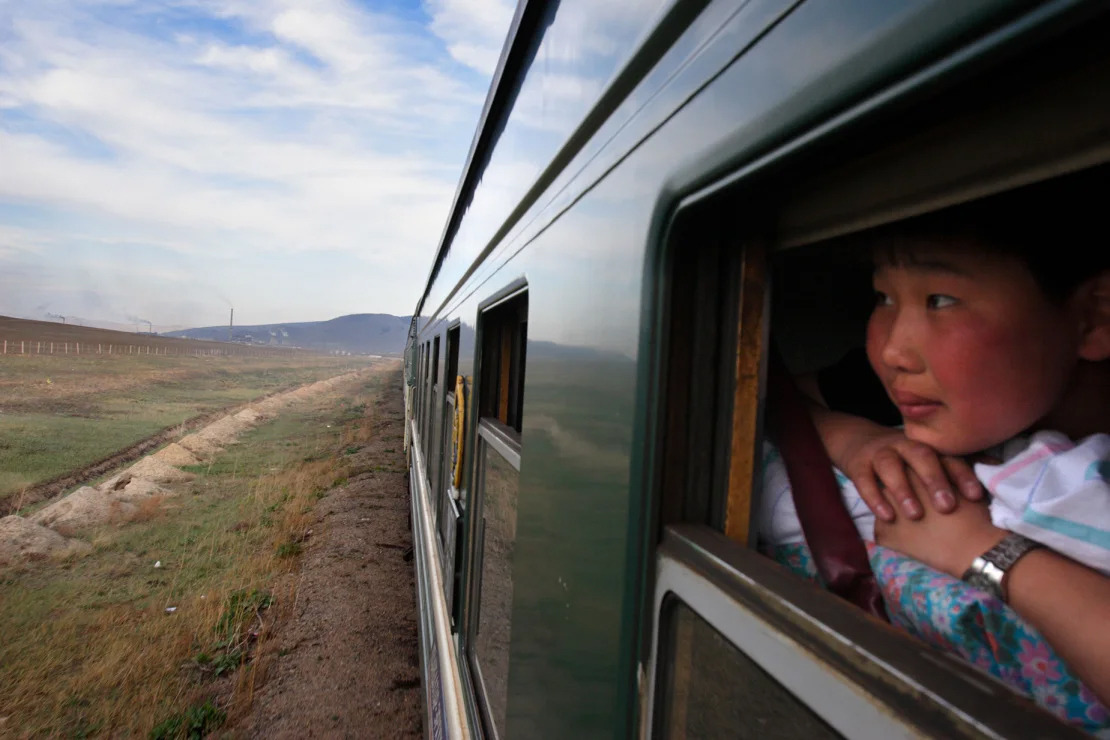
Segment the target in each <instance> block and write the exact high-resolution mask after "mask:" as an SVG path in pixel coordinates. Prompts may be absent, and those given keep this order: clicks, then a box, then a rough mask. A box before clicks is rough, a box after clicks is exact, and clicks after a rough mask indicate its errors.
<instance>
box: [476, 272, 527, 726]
mask: <svg viewBox="0 0 1110 740" xmlns="http://www.w3.org/2000/svg"><path fill="white" fill-rule="evenodd" d="M528 300H529V289H528V282H527V280H526V279H525V278H519V279H517V280H514V281H513V282H511V283H509V284H508V285H506V286H505V287H504V288H502V289H501V290H499V291H497V292H496V293H494V294H493V295H491V296H490V297H489V298H487V299H486V300H484V301H482V302H481V303H480V304H479V306H478V321H477V324H476V329H475V359H476V362H475V368H474V381H473V383H472V386H471V388H472V390H471V394H470V395H471V398H470V399H468V400H469V404H468V406H469V408H468V412H471V413H469V414H468V416H470V417H473V418H469V419H468V422H467V425H468V426H469V427H470V430H469V433H468V435H467V439H468V441H469V444H468V445H467V450H466V451H465V453H464V456H465V458H466V462H465V465H464V479H466V480H469V481H470V486H469V493H468V495H467V497H466V499H467V500H466V501H465V506H464V507H463V516H464V517H465V518H466V522H465V531H466V539H467V548H466V558H467V562H466V564H465V572H466V578H465V581H466V582H465V585H464V588H463V589H462V593H465V597H464V603H463V604H462V605H460V606H461V611H462V614H463V615H464V616H463V619H462V623H463V627H464V628H463V629H461V630H460V635H461V636H463V651H464V654H465V656H466V661H465V662H466V666H467V669H468V671H467V673H468V675H469V682H470V687H471V692H472V696H473V698H474V702H475V705H476V707H475V709H476V710H477V713H478V714H479V715H480V717H481V722H482V726H483V728H484V730H485V732H486V735H487V737H492V738H497V737H499V736H500V733H502V732H504V731H506V728H498V727H496V725H495V723H494V720H493V716H492V709H491V707H490V702H489V699H488V695H487V689H486V687H487V681H486V678H485V677H484V676H483V674H482V670H483V669H482V666H481V660H480V657H479V656H478V655H477V652H476V646H475V643H476V637H477V630H478V623H479V618H480V613H481V587H482V583H481V581H482V568H483V558H484V545H485V543H484V521H485V520H484V516H483V513H484V504H485V500H484V499H485V496H484V488H483V484H484V467H483V464H482V463H483V456H484V452H485V450H486V448H487V446H488V448H489V449H492V450H493V451H494V452H496V453H497V454H498V455H500V456H501V457H502V459H504V460H505V461H506V462H507V463H508V464H509V465H510V466H512V467H513V468H514V469H515V470H516V471H517V473H518V481H519V473H520V470H521V458H522V444H521V438H522V432H521V431H519V430H517V429H515V428H512V427H509V426H508V425H506V424H505V423H504V422H502V421H501V420H500V419H499V418H497V417H496V416H494V417H491V416H489V415H488V414H487V413H486V412H487V411H488V410H489V408H490V407H489V406H488V405H484V402H485V400H486V399H485V396H486V395H487V394H489V393H490V392H491V385H490V384H489V378H490V377H491V376H490V374H489V373H490V368H489V367H488V363H489V362H490V361H491V359H496V360H498V361H499V364H500V362H501V361H502V360H504V359H505V358H503V357H501V356H500V348H499V351H498V352H497V353H494V355H495V356H494V357H493V358H491V355H490V354H489V353H488V351H487V347H488V345H487V344H486V342H487V339H489V330H490V326H491V323H493V324H495V325H497V326H499V327H501V326H502V321H501V318H502V317H500V316H498V315H497V312H498V309H503V308H508V307H509V304H511V303H512V302H513V301H522V308H521V309H520V310H519V313H518V314H517V316H520V315H523V316H524V324H525V326H526V325H527V316H528V308H529V303H528ZM500 336H501V337H503V336H504V333H503V332H501V334H500ZM523 339H524V342H522V344H521V349H522V350H523V346H524V344H526V342H527V337H524V338H523ZM502 346H503V345H502ZM509 359H510V361H511V360H512V359H513V358H509ZM518 359H519V362H518V367H519V379H520V384H521V385H520V387H521V389H523V378H524V375H525V372H526V365H525V356H524V353H523V352H521V355H520V357H519V358H518ZM498 371H499V372H500V367H499V368H498ZM495 377H498V378H499V377H500V374H499V375H497V376H495ZM492 387H493V388H496V390H497V392H498V393H499V394H500V392H501V390H502V384H501V383H495V384H493V386H492ZM517 401H518V403H519V406H518V421H519V420H521V419H522V418H523V397H522V396H520V397H519V398H518V399H517ZM498 410H500V409H496V407H495V413H496V411H498ZM518 495H519V489H518ZM510 620H511V606H510ZM507 659H510V660H511V653H510V654H509V656H508V658H507ZM506 669H507V666H506ZM507 699H508V696H506V700H507Z"/></svg>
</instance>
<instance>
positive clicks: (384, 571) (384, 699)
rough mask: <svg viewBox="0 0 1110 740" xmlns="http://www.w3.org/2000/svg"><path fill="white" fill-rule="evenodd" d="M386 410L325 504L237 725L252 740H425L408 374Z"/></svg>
mask: <svg viewBox="0 0 1110 740" xmlns="http://www.w3.org/2000/svg"><path fill="white" fill-rule="evenodd" d="M387 378H388V382H387V383H385V385H384V386H383V388H382V391H381V394H380V395H379V396H378V398H377V400H376V402H375V404H374V407H373V411H372V413H373V415H374V419H375V421H374V435H373V438H372V439H371V440H370V442H369V443H368V444H367V445H366V446H365V447H364V448H363V449H361V450H360V451H359V452H358V453H357V454H356V456H355V459H354V461H353V463H354V466H355V470H356V471H359V472H357V473H356V474H355V475H352V476H351V478H350V479H349V481H348V482H347V484H345V485H343V486H341V487H338V488H335V489H332V490H331V491H329V492H328V493H327V495H326V496H325V497H324V498H323V499H322V500H321V501H320V502H319V503H318V504H317V506H316V526H315V527H314V528H313V536H312V538H311V539H309V540H308V546H307V549H306V551H305V554H304V556H303V561H302V568H301V571H300V573H298V574H295V575H294V576H292V577H294V578H296V579H297V585H296V594H297V595H296V602H295V604H294V606H293V608H292V613H291V615H290V616H289V619H288V621H287V622H285V623H283V624H279V625H278V626H277V627H276V637H275V639H274V640H272V641H271V643H270V645H269V646H268V649H267V650H266V651H265V652H266V655H265V656H260V659H262V660H264V661H265V664H266V666H265V670H264V677H263V682H262V684H261V687H256V690H255V694H254V701H253V708H252V711H251V713H250V714H249V715H248V716H246V717H245V718H243V719H241V720H240V721H239V722H237V723H235V725H234V726H231V727H226V728H224V729H223V730H222V731H221V734H227V733H228V731H230V734H232V735H233V736H234V737H251V738H419V737H421V736H422V720H421V715H422V698H421V688H420V663H419V655H418V652H417V651H418V643H417V633H416V624H417V622H416V619H417V616H416V604H415V591H414V585H413V564H412V536H411V529H410V526H409V502H408V488H407V485H406V481H405V461H404V452H403V436H404V410H403V409H404V405H403V400H402V396H401V390H400V388H401V378H400V373H399V372H398V371H391V372H389V373H388V376H387Z"/></svg>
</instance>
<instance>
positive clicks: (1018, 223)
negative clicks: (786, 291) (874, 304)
mask: <svg viewBox="0 0 1110 740" xmlns="http://www.w3.org/2000/svg"><path fill="white" fill-rule="evenodd" d="M1108 195H1110V166H1100V167H1096V168H1092V169H1090V170H1085V171H1083V172H1079V173H1076V174H1073V175H1067V176H1064V177H1058V178H1055V179H1053V180H1050V181H1048V182H1044V183H1037V184H1035V185H1028V186H1025V187H1022V188H1018V189H1016V190H1012V191H1009V192H1006V193H1002V194H1000V195H994V196H990V197H988V198H982V199H980V200H976V201H973V202H971V203H965V204H961V205H957V206H952V207H950V208H945V209H943V210H941V211H936V212H934V213H927V214H925V215H923V216H916V217H914V218H910V219H906V220H904V221H899V222H897V223H893V224H889V225H886V226H880V227H878V228H876V229H874V230H873V231H872V232H871V234H870V235H869V239H868V240H869V241H870V242H871V243H872V245H873V250H874V252H875V254H876V256H877V257H881V258H885V259H889V260H890V261H892V262H894V263H898V262H901V261H904V260H905V255H906V252H907V250H908V249H910V248H912V247H913V246H915V245H920V244H921V243H922V242H931V243H937V244H946V245H960V244H966V245H967V246H968V247H969V248H973V249H984V250H988V251H990V252H995V253H998V254H1005V255H1013V256H1015V257H1017V258H1019V259H1021V260H1022V261H1023V262H1024V263H1025V264H1026V265H1027V266H1028V268H1029V271H1030V273H1032V275H1033V278H1034V279H1035V280H1036V281H1037V284H1038V285H1040V287H1041V289H1042V290H1043V291H1044V293H1045V295H1046V296H1047V297H1048V298H1049V299H1050V300H1053V301H1055V302H1057V303H1062V302H1064V301H1066V300H1067V299H1068V298H1069V297H1070V296H1071V295H1072V293H1073V292H1074V291H1075V290H1076V288H1078V287H1079V286H1080V285H1081V284H1083V283H1084V282H1085V281H1086V280H1088V279H1089V278H1092V277H1094V276H1095V275H1098V274H1099V273H1101V272H1103V271H1104V270H1110V243H1108V242H1110V239H1108V236H1110V229H1108V228H1107V225H1108V223H1110V212H1108V211H1110V199H1108V197H1107V196H1108Z"/></svg>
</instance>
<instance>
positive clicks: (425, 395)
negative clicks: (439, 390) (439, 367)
mask: <svg viewBox="0 0 1110 740" xmlns="http://www.w3.org/2000/svg"><path fill="white" fill-rule="evenodd" d="M431 364H432V343H431V342H424V372H423V373H422V374H421V377H420V397H421V404H420V443H421V445H422V446H423V447H424V455H425V456H427V454H428V443H427V441H426V438H427V436H428V407H429V406H430V405H431V403H432V399H431V384H430V382H429V381H430V380H431Z"/></svg>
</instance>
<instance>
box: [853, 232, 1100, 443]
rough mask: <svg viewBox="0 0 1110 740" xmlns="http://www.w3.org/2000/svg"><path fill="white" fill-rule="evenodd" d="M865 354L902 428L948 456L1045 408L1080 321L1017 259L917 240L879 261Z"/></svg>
mask: <svg viewBox="0 0 1110 740" xmlns="http://www.w3.org/2000/svg"><path fill="white" fill-rule="evenodd" d="M874 286H875V290H876V293H877V295H876V305H875V308H874V310H873V312H872V314H871V319H870V321H869V322H868V326H867V356H868V358H869V359H870V361H871V366H872V367H873V368H874V369H875V372H876V373H877V374H878V376H879V378H880V379H881V380H882V383H883V386H884V387H885V388H886V391H887V393H888V394H889V395H890V398H891V400H892V401H894V403H895V405H897V406H898V409H899V411H900V412H901V414H902V419H903V421H904V422H905V432H906V436H907V437H909V438H910V439H914V440H918V441H920V442H924V443H925V444H928V445H930V446H932V447H933V448H935V449H936V450H938V451H940V452H943V453H947V454H953V455H964V454H969V453H972V452H978V451H980V450H983V449H986V448H988V447H991V446H993V445H996V444H999V443H1000V442H1003V441H1005V440H1007V439H1010V438H1011V437H1013V436H1014V435H1016V434H1018V433H1020V432H1022V431H1024V430H1025V429H1027V428H1029V427H1030V426H1032V425H1034V424H1036V423H1037V421H1039V420H1040V419H1042V418H1044V417H1045V416H1046V415H1047V414H1049V413H1050V412H1051V411H1052V410H1053V408H1054V407H1055V406H1056V404H1057V403H1058V402H1059V400H1060V399H1061V397H1062V396H1063V393H1064V390H1065V388H1066V386H1067V383H1068V379H1069V377H1070V375H1071V372H1072V370H1073V368H1074V367H1075V364H1076V362H1077V358H1078V354H1077V353H1078V342H1079V322H1078V321H1077V320H1076V319H1075V318H1074V315H1073V312H1072V311H1071V310H1070V309H1069V308H1067V307H1061V306H1057V305H1055V304H1053V303H1051V302H1050V301H1049V300H1048V299H1047V298H1046V297H1045V296H1044V294H1043V292H1042V291H1041V289H1040V287H1039V286H1038V285H1037V283H1036V281H1035V280H1034V279H1033V276H1032V275H1031V274H1030V273H1029V270H1028V268H1026V266H1025V264H1024V263H1023V262H1021V261H1020V260H1019V259H1017V258H1014V257H1007V256H1001V255H996V254H990V253H985V252H982V251H976V250H975V249H974V248H963V249H961V248H959V247H956V246H944V247H937V246H922V247H920V248H912V249H908V250H905V251H904V252H903V253H901V254H899V255H898V258H897V259H896V260H894V261H892V260H889V259H887V260H880V261H879V262H878V264H877V266H876V269H875V274H874Z"/></svg>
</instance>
